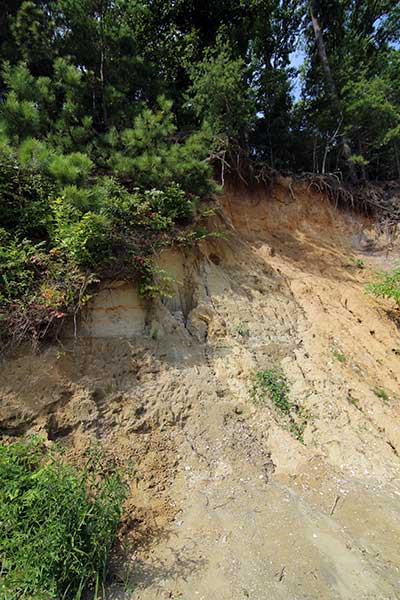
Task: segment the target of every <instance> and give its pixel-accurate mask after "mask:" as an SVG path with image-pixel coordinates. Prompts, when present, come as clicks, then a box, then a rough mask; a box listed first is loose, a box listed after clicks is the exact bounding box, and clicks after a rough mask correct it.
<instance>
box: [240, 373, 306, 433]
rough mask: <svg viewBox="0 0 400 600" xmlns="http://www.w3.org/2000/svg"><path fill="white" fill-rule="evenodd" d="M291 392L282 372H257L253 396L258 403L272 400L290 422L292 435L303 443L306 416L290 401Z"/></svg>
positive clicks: (252, 391)
mask: <svg viewBox="0 0 400 600" xmlns="http://www.w3.org/2000/svg"><path fill="white" fill-rule="evenodd" d="M289 391H290V389H289V384H288V382H287V379H286V377H285V375H284V374H283V373H282V372H281V371H279V370H277V369H265V370H264V371H257V373H256V381H255V383H254V385H253V388H252V390H251V396H252V398H253V401H254V402H257V403H264V402H265V401H266V400H267V399H270V400H272V402H273V403H274V405H275V407H276V408H277V409H278V411H279V413H280V414H281V415H282V416H284V417H285V418H286V419H287V420H288V426H289V431H290V433H291V434H292V435H293V436H294V437H295V438H296V439H298V440H300V441H303V433H304V430H305V427H306V424H307V420H306V415H305V413H304V411H301V409H300V408H299V406H298V405H297V404H295V403H294V402H291V401H290V400H289ZM295 415H296V416H297V419H296V418H295ZM299 417H300V418H299Z"/></svg>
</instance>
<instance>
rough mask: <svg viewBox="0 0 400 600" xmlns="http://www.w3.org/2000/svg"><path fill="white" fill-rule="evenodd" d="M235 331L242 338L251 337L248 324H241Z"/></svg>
mask: <svg viewBox="0 0 400 600" xmlns="http://www.w3.org/2000/svg"><path fill="white" fill-rule="evenodd" d="M235 331H236V333H238V334H239V335H241V336H242V337H249V335H250V329H249V326H248V325H247V323H243V322H240V323H238V324H237V325H236V326H235Z"/></svg>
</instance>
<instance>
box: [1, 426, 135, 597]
mask: <svg viewBox="0 0 400 600" xmlns="http://www.w3.org/2000/svg"><path fill="white" fill-rule="evenodd" d="M125 496H126V485H125V483H124V482H123V480H122V478H121V476H120V474H119V473H118V471H117V470H116V469H115V468H114V467H113V466H109V465H107V470H106V471H104V470H103V467H102V464H101V454H99V453H97V452H93V451H91V452H89V454H88V456H87V462H86V464H85V465H84V467H82V468H80V469H78V468H77V467H74V466H72V465H70V464H68V463H67V462H66V461H65V460H64V459H63V457H62V455H61V454H60V452H58V451H49V450H47V449H46V448H45V447H44V445H43V443H42V442H41V440H40V439H38V438H31V439H28V440H23V441H19V442H17V443H14V444H11V445H5V444H0V573H1V577H0V599H1V600H17V599H18V600H72V599H74V600H78V599H80V598H82V597H83V594H84V593H89V594H90V595H89V594H88V595H87V596H85V597H86V598H97V597H98V591H99V589H100V587H101V586H102V583H103V582H104V578H105V575H106V572H107V563H108V558H109V554H110V551H111V549H112V546H113V544H114V541H115V538H116V531H117V527H118V524H119V521H120V518H121V514H122V502H123V500H124V498H125Z"/></svg>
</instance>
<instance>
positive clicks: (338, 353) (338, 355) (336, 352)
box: [332, 348, 347, 364]
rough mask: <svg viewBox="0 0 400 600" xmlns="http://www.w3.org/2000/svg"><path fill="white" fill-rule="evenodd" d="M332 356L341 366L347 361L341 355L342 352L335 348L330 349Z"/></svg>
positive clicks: (343, 355) (344, 356)
mask: <svg viewBox="0 0 400 600" xmlns="http://www.w3.org/2000/svg"><path fill="white" fill-rule="evenodd" d="M332 354H333V356H334V358H336V360H338V361H339V362H340V363H342V364H344V363H345V362H346V361H347V358H346V355H345V354H343V352H341V351H340V350H338V349H337V348H332Z"/></svg>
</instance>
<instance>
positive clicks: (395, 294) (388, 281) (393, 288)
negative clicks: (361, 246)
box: [366, 268, 400, 306]
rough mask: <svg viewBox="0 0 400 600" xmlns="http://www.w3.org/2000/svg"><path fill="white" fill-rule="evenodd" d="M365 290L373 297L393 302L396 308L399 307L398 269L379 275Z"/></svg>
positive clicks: (399, 281)
mask: <svg viewBox="0 0 400 600" xmlns="http://www.w3.org/2000/svg"><path fill="white" fill-rule="evenodd" d="M366 289H367V292H369V293H371V294H374V295H375V296H378V297H381V298H389V299H390V300H394V301H395V303H396V304H397V306H400V268H399V269H395V270H394V271H391V272H389V273H380V274H379V275H377V277H376V280H375V281H373V282H371V283H369V284H368V285H367V288H366Z"/></svg>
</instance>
